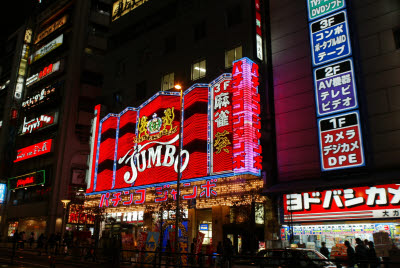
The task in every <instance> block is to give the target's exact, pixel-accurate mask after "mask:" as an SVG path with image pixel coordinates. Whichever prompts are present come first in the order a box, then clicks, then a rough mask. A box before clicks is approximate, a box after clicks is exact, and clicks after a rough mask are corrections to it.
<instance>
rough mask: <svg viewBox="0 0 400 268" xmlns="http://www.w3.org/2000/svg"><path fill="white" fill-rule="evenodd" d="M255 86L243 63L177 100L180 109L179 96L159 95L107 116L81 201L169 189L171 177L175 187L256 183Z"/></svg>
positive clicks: (254, 72) (253, 72) (251, 67)
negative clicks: (248, 179)
mask: <svg viewBox="0 0 400 268" xmlns="http://www.w3.org/2000/svg"><path fill="white" fill-rule="evenodd" d="M258 83H259V82H258V65H257V64H255V63H254V62H252V61H251V60H249V59H248V58H243V59H241V60H238V61H236V62H234V64H233V68H232V74H223V75H221V76H220V77H218V78H217V79H215V80H214V81H212V82H211V83H210V84H195V85H193V86H192V87H190V88H189V89H187V90H185V91H184V92H182V106H181V96H180V93H179V92H159V93H157V94H155V95H154V96H153V97H151V98H150V99H149V100H148V101H146V102H145V103H143V104H142V105H140V106H139V107H137V108H133V107H129V108H126V109H125V110H124V111H122V112H121V113H120V114H109V115H107V116H106V117H104V118H103V119H101V120H100V122H99V126H98V129H97V130H95V133H97V134H98V135H97V136H98V139H97V141H96V142H95V143H96V148H94V152H93V160H92V161H95V165H94V171H92V173H93V175H91V179H90V183H89V184H88V185H90V186H89V188H88V190H87V193H89V194H90V193H94V194H95V193H97V192H103V191H110V190H114V191H117V190H118V189H127V188H134V189H136V188H138V187H139V188H138V189H141V188H144V187H153V186H155V185H158V184H160V183H163V184H166V183H174V182H175V181H176V180H177V176H178V174H179V173H181V180H182V182H184V181H185V180H190V181H197V180H198V181H200V180H205V179H207V178H211V179H215V178H220V177H229V176H234V175H241V174H248V175H254V176H260V172H261V162H262V158H261V151H262V149H261V145H260V142H259V139H260V136H261V134H260V129H261V125H260V117H259V113H260V95H259V94H258ZM181 109H183V110H182V112H181ZM181 114H182V117H181ZM180 148H182V150H181V151H180ZM179 158H181V161H180V163H179V161H178V160H179ZM179 164H180V165H181V166H180V167H179Z"/></svg>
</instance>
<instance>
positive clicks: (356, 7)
mask: <svg viewBox="0 0 400 268" xmlns="http://www.w3.org/2000/svg"><path fill="white" fill-rule="evenodd" d="M319 2H322V1H270V18H271V24H270V28H271V50H272V51H271V53H272V54H271V57H272V65H273V66H272V68H273V76H274V85H273V86H274V103H275V122H276V148H277V176H276V180H275V181H274V183H273V185H272V186H271V187H269V188H268V189H267V194H272V195H275V196H276V197H277V198H278V199H279V200H280V202H279V203H278V206H279V207H280V217H279V218H280V223H281V226H282V228H281V238H282V240H283V241H286V242H293V243H296V244H304V245H305V246H307V247H315V248H317V249H318V248H319V247H320V246H321V242H326V245H327V247H328V248H329V249H331V248H332V247H335V246H336V244H340V243H343V242H344V241H345V240H349V241H350V242H351V243H354V239H355V238H357V237H358V238H361V239H363V240H364V239H368V240H371V241H374V240H375V237H378V234H379V233H380V232H382V231H383V232H387V233H388V234H389V237H390V238H391V239H393V241H395V243H398V240H399V234H400V232H399V228H400V227H399V219H400V217H399V210H398V209H399V201H400V200H399V199H398V197H399V195H398V194H399V177H400V169H399V167H400V163H399V159H400V158H399V153H400V151H399V146H400V139H399V138H398V134H399V125H398V123H396V122H398V120H399V88H398V85H399V81H398V72H399V67H400V61H399V27H400V22H399V20H398V17H399V12H400V4H399V3H398V2H396V1H372V2H371V1H325V2H329V3H331V4H330V5H329V6H328V4H329V3H326V4H327V5H326V6H325V4H324V5H322V4H321V3H319ZM307 3H308V4H307ZM320 4H321V5H320ZM381 241H383V240H380V239H379V240H378V241H375V242H376V243H377V244H383V243H382V242H381ZM389 247H390V246H389Z"/></svg>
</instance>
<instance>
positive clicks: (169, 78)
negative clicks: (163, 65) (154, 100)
mask: <svg viewBox="0 0 400 268" xmlns="http://www.w3.org/2000/svg"><path fill="white" fill-rule="evenodd" d="M173 87H174V73H169V74H166V75H164V76H163V77H162V79H161V90H162V91H166V90H169V89H171V88H173Z"/></svg>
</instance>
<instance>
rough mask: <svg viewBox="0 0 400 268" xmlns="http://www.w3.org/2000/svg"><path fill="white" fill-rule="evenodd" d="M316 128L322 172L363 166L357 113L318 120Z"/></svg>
mask: <svg viewBox="0 0 400 268" xmlns="http://www.w3.org/2000/svg"><path fill="white" fill-rule="evenodd" d="M318 128H319V141H320V153H321V168H322V170H323V171H326V170H332V169H342V168H349V167H358V166H364V165H365V161H364V152H363V146H362V140H361V130H360V119H359V114H358V112H357V111H354V112H350V113H347V114H340V115H337V116H332V117H325V118H322V119H319V120H318Z"/></svg>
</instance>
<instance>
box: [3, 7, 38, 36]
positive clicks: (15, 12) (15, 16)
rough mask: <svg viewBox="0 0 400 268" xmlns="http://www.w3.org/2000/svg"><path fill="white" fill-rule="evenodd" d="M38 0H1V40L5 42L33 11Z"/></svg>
mask: <svg viewBox="0 0 400 268" xmlns="http://www.w3.org/2000/svg"><path fill="white" fill-rule="evenodd" d="M37 2H38V0H1V4H0V25H1V26H0V42H1V43H3V41H4V40H6V39H7V37H8V36H9V35H10V34H12V33H13V32H14V31H15V30H16V29H18V27H19V26H21V25H22V24H23V23H24V21H25V19H26V18H27V17H28V16H29V14H30V13H31V12H32V10H33V8H34V5H35V4H36V3H37Z"/></svg>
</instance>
